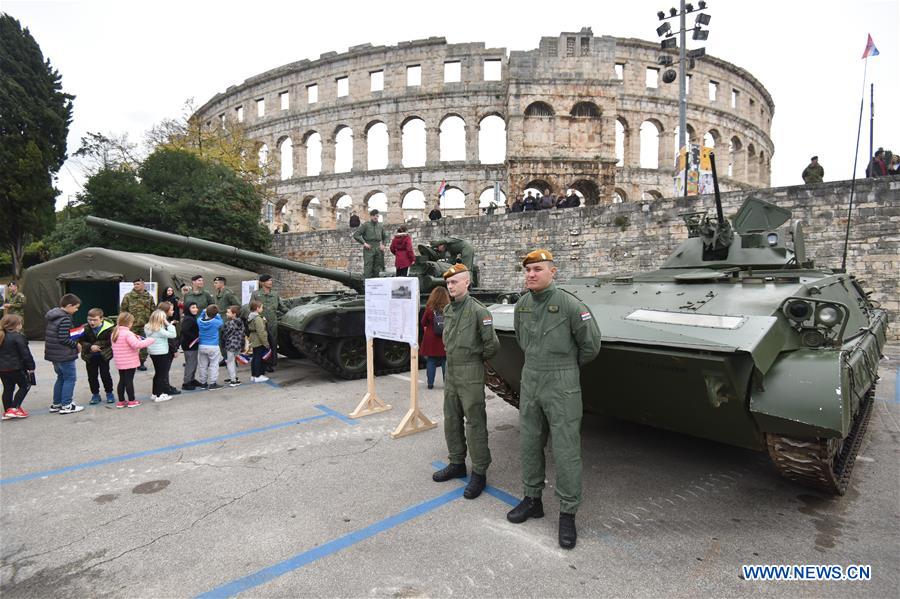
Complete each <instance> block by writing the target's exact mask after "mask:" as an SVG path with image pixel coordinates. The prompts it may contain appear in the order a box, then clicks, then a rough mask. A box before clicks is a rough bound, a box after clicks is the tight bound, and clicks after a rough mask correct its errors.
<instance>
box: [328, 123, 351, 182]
mask: <svg viewBox="0 0 900 599" xmlns="http://www.w3.org/2000/svg"><path fill="white" fill-rule="evenodd" d="M332 139H333V140H334V171H333V172H335V173H349V172H350V171H351V170H353V129H351V128H350V126H349V125H338V126H337V127H335V128H334V134H333V137H332Z"/></svg>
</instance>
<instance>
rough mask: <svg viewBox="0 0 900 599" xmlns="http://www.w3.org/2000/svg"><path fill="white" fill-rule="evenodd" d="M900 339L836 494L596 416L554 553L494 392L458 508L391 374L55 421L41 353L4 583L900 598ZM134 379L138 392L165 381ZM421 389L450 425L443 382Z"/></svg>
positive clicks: (7, 451) (3, 543)
mask: <svg viewBox="0 0 900 599" xmlns="http://www.w3.org/2000/svg"><path fill="white" fill-rule="evenodd" d="M32 349H33V351H34V352H35V354H36V355H41V353H42V348H41V346H40V344H39V343H34V344H32ZM898 349H900V348H893V351H892V353H893V354H894V356H895V357H894V358H893V359H890V360H888V359H886V360H885V361H883V362H882V364H881V373H882V376H883V381H882V384H881V386H880V387H879V392H878V398H879V399H878V402H877V405H876V406H875V412H874V415H873V417H872V421H871V424H870V426H869V433H868V435H867V438H866V440H865V442H864V445H863V447H862V451H861V456H860V461H859V462H858V464H857V466H856V469H855V471H854V478H853V483H852V488H851V489H850V491H849V492H848V493H847V495H846V496H844V497H843V498H839V499H830V498H825V497H821V496H819V495H818V494H816V493H813V492H810V491H808V490H806V489H804V488H802V487H799V486H796V485H794V484H791V483H789V482H786V481H783V480H781V479H780V478H779V477H778V476H777V475H776V474H775V473H774V472H773V471H772V469H771V468H770V466H769V465H768V463H767V460H766V459H765V458H764V457H763V456H762V455H760V454H756V453H753V452H750V451H745V450H740V449H735V448H732V447H728V446H724V445H719V444H716V443H711V442H707V441H703V440H698V439H694V438H690V437H685V436H682V435H677V434H671V433H666V432H662V431H658V430H655V429H649V428H644V427H640V426H636V425H631V424H624V423H621V422H617V421H614V420H604V419H597V418H591V419H589V420H587V422H586V432H585V434H584V456H585V497H586V502H585V504H584V506H583V508H582V511H581V512H580V513H579V517H578V523H579V533H580V537H579V543H578V547H577V548H576V550H574V551H571V552H566V551H563V550H561V549H559V548H558V546H557V542H556V526H557V509H558V507H557V502H556V499H555V498H554V497H552V495H551V494H549V493H548V494H547V495H545V505H546V507H547V508H548V514H547V517H546V518H544V519H543V520H532V521H529V522H527V523H525V524H523V525H518V526H516V525H513V524H510V523H508V522H507V521H506V519H505V517H504V515H505V512H506V511H507V510H508V509H509V508H510V506H509V503H511V502H515V501H516V498H515V497H513V496H518V494H519V492H520V483H519V480H520V473H519V460H518V457H517V446H518V427H517V413H516V411H515V410H513V409H512V408H510V407H508V406H507V405H506V404H504V403H503V402H502V401H501V400H499V399H497V398H496V397H493V396H489V401H488V417H489V423H490V430H491V449H492V452H493V459H494V464H493V466H492V468H491V470H490V471H489V477H488V478H489V483H490V484H491V485H492V488H491V493H492V494H490V495H485V496H482V497H481V498H479V499H477V500H475V501H468V500H465V499H463V498H462V488H463V483H461V482H457V481H454V482H448V483H444V484H441V485H439V484H436V483H433V482H432V481H431V473H432V471H433V470H434V468H435V467H437V466H439V465H440V462H441V461H442V460H445V459H446V456H445V452H444V449H443V437H442V434H441V432H440V429H437V430H432V431H428V432H426V433H422V434H418V435H415V436H412V437H408V438H405V439H400V440H392V439H391V438H390V436H389V432H390V431H391V430H392V429H393V427H394V426H395V425H396V424H397V422H398V421H399V420H400V418H401V417H402V415H403V414H404V412H405V409H406V405H405V402H406V401H407V400H406V398H407V396H408V385H409V384H408V382H407V381H408V379H405V380H404V378H405V377H402V376H399V375H394V376H388V377H382V378H379V379H378V381H377V385H378V392H379V394H380V395H381V396H382V397H383V398H384V399H386V400H387V401H389V402H391V403H393V404H394V409H393V410H392V411H390V412H386V413H382V414H378V415H375V416H372V417H368V418H365V419H362V420H359V421H350V420H348V419H346V418H345V417H344V416H343V415H344V414H346V413H348V412H350V411H351V410H352V409H353V407H354V405H355V404H356V403H357V402H358V400H359V399H360V398H361V396H362V395H363V393H364V391H365V381H349V382H348V381H336V380H333V379H331V378H330V377H329V376H327V375H324V374H323V373H322V372H321V371H319V370H317V369H315V368H314V367H312V366H311V365H309V364H307V363H305V362H303V361H294V362H288V361H285V362H283V364H284V367H283V368H281V369H280V370H279V372H278V373H277V375H276V376H275V379H274V381H275V382H276V383H278V384H273V385H269V384H257V385H249V384H245V385H244V386H242V387H240V388H238V389H225V390H222V391H217V392H205V393H204V392H195V393H190V394H184V395H181V396H179V397H178V398H176V399H175V400H173V401H171V402H168V403H164V404H152V403H145V404H144V405H143V406H141V407H140V408H137V409H130V410H115V409H109V408H107V407H106V405H105V404H101V405H100V406H88V407H87V409H86V410H85V411H84V412H81V413H80V414H76V415H69V416H59V415H55V414H49V413H48V412H47V411H46V406H47V405H48V404H49V403H50V402H49V392H50V384H51V382H52V370H51V369H49V368H48V367H47V365H46V363H43V362H42V363H41V364H40V370H39V372H38V379H39V385H38V387H36V388H35V389H34V390H33V391H32V393H31V394H30V396H29V397H28V399H27V400H26V401H27V403H26V408H31V411H32V414H33V416H32V417H31V418H29V419H27V420H24V421H11V422H10V421H7V422H3V423H2V425H0V458H2V470H0V510H2V518H0V533H2V540H0V555H2V562H0V585H2V587H0V593H2V595H3V597H4V598H6V597H42V598H43V597H51V596H90V597H107V596H112V597H186V596H197V595H202V594H204V593H209V594H210V595H211V596H227V595H234V594H239V593H243V596H252V597H285V596H297V597H419V596H422V597H426V596H441V597H445V596H450V595H461V596H467V597H470V596H471V597H476V596H477V597H514V596H515V597H555V596H640V597H646V596H675V597H682V596H684V597H687V596H751V595H754V596H784V595H790V596H809V597H813V596H816V597H818V596H847V595H854V596H871V597H886V596H891V597H896V596H897V590H898V588H900V484H898V483H900V465H898V463H900V461H898V457H900V455H898V454H900V396H898V392H897V390H896V389H895V386H894V385H895V378H896V373H897V372H898V367H900V360H898V359H897V354H898V353H900V351H898ZM178 370H179V368H176V369H175V371H176V372H177V371H178ZM223 372H224V370H223ZM82 373H83V371H81V372H79V376H80V377H82V378H81V379H80V380H79V385H78V398H79V399H80V400H84V399H86V397H85V395H86V391H87V385H86V381H85V380H84V378H83V374H82ZM138 374H139V376H138V377H137V389H138V393H139V395H141V394H142V395H144V397H145V398H146V394H147V392H148V390H149V387H150V375H151V374H152V373H150V372H147V373H138ZM247 374H249V373H246V374H245V375H244V376H245V377H247V378H249V377H248V376H247ZM419 377H420V379H424V371H422V372H420V373H419ZM173 378H174V377H173ZM423 387H424V385H423ZM423 393H424V399H423V401H422V404H423V407H424V410H425V411H426V413H427V414H428V415H430V416H431V417H433V418H438V419H439V417H440V415H441V414H440V411H441V408H440V406H441V391H440V384H438V388H437V389H435V390H434V391H424V390H423ZM435 463H437V465H435ZM548 478H549V479H550V480H551V481H552V480H553V473H552V471H551V472H550V475H549V477H548ZM551 487H552V485H551ZM742 564H838V565H842V566H846V565H848V564H868V565H871V568H872V570H871V571H872V580H871V581H868V582H830V583H825V582H748V581H745V580H742V579H741V578H740V574H741V570H740V567H741V565H742Z"/></svg>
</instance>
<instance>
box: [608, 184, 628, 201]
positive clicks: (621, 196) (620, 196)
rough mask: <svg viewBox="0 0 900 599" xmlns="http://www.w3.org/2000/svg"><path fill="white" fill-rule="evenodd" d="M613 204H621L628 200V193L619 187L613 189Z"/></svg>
mask: <svg viewBox="0 0 900 599" xmlns="http://www.w3.org/2000/svg"><path fill="white" fill-rule="evenodd" d="M612 201H613V204H621V203H623V202H627V201H628V194H627V193H625V190H624V189H622V188H621V187H616V188H615V189H613V200H612Z"/></svg>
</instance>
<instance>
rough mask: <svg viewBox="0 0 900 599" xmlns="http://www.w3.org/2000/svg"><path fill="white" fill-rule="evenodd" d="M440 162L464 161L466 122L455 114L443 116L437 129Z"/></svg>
mask: <svg viewBox="0 0 900 599" xmlns="http://www.w3.org/2000/svg"><path fill="white" fill-rule="evenodd" d="M438 131H439V133H438V138H439V144H440V160H441V162H449V161H457V160H465V159H466V121H465V119H464V118H462V117H461V116H459V115H458V114H455V113H450V114H446V115H444V117H443V118H442V119H441V121H440V125H439V127H438Z"/></svg>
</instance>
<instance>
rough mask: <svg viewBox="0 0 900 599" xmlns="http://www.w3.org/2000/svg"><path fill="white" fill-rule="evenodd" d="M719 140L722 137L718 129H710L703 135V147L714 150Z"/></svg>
mask: <svg viewBox="0 0 900 599" xmlns="http://www.w3.org/2000/svg"><path fill="white" fill-rule="evenodd" d="M721 139H722V135H721V134H720V133H719V130H718V129H710V130H709V131H707V132H706V133H705V134H704V135H703V145H704V146H706V147H707V148H715V147H716V146H717V145H718V144H719V141H720V140H721Z"/></svg>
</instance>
